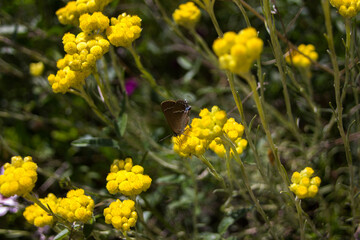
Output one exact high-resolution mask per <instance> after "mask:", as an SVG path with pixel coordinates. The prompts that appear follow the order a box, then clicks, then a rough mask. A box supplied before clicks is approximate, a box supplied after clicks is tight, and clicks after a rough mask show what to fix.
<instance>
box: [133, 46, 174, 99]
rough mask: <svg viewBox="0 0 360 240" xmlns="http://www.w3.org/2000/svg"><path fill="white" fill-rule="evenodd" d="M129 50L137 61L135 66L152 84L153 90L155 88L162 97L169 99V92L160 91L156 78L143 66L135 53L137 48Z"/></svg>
mask: <svg viewBox="0 0 360 240" xmlns="http://www.w3.org/2000/svg"><path fill="white" fill-rule="evenodd" d="M127 49H128V50H129V52H130V53H131V55H132V56H133V58H134V60H135V64H136V67H137V68H138V69H139V70H140V72H141V73H142V77H143V78H145V80H147V81H148V83H149V84H150V86H151V88H153V89H154V90H155V91H156V92H157V93H158V94H159V95H160V96H162V97H164V98H168V97H169V95H168V94H167V92H166V91H165V89H160V88H159V86H158V85H157V83H156V81H155V78H154V77H153V76H152V75H151V74H150V73H149V72H148V71H147V70H146V69H145V67H144V66H143V64H142V63H141V60H140V56H139V55H138V54H137V52H136V51H135V48H134V47H133V46H132V45H130V47H128V48H127Z"/></svg>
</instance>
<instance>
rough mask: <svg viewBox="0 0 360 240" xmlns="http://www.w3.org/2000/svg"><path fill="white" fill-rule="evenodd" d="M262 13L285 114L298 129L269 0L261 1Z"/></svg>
mask: <svg viewBox="0 0 360 240" xmlns="http://www.w3.org/2000/svg"><path fill="white" fill-rule="evenodd" d="M263 11H264V15H265V24H266V26H267V27H268V29H269V31H270V39H271V44H272V46H273V52H274V56H275V60H276V65H277V67H278V71H279V73H280V79H281V83H282V87H283V95H284V100H285V106H286V113H287V115H288V118H289V121H290V122H291V124H293V126H294V129H298V128H297V126H296V123H295V120H294V117H293V114H292V110H291V102H290V96H289V92H288V89H287V84H286V74H285V72H284V66H285V62H284V57H283V52H282V50H281V47H280V43H279V39H278V37H277V35H276V29H275V25H274V22H273V18H272V14H271V11H270V3H269V0H263ZM297 132H298V130H297ZM297 135H299V133H297ZM297 138H298V139H299V137H297Z"/></svg>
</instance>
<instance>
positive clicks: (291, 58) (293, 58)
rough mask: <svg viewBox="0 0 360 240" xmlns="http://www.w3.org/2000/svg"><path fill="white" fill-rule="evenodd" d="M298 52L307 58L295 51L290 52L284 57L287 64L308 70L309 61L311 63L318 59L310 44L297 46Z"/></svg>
mask: <svg viewBox="0 0 360 240" xmlns="http://www.w3.org/2000/svg"><path fill="white" fill-rule="evenodd" d="M298 50H299V51H300V52H301V53H303V54H304V55H305V56H307V57H305V56H304V55H302V54H301V53H299V52H298V51H296V50H294V51H290V53H289V54H288V55H287V56H286V57H285V60H286V62H287V63H289V64H292V65H293V66H295V67H298V68H308V67H310V65H311V61H310V59H311V60H313V61H316V60H317V59H318V54H317V52H316V51H315V47H314V45H312V44H308V45H305V44H301V45H299V47H298ZM309 58H310V59H309Z"/></svg>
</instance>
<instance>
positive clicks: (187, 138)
mask: <svg viewBox="0 0 360 240" xmlns="http://www.w3.org/2000/svg"><path fill="white" fill-rule="evenodd" d="M199 116H200V118H194V119H193V120H192V122H191V127H186V128H185V131H184V133H183V134H182V135H180V136H176V137H173V138H172V142H173V144H174V146H173V149H174V151H175V152H176V153H178V154H179V155H180V156H181V157H189V156H191V155H197V156H198V155H201V154H203V153H204V152H205V151H206V149H207V148H208V145H209V143H210V142H211V141H212V140H213V139H215V138H216V137H218V136H220V135H221V133H222V132H221V130H222V127H223V125H224V124H225V122H226V120H227V118H226V112H225V111H223V110H221V109H220V108H219V107H218V106H213V107H212V109H211V112H210V111H209V110H208V109H207V108H204V109H202V110H201V111H200V113H199Z"/></svg>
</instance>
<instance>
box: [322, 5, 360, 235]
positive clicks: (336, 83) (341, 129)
mask: <svg viewBox="0 0 360 240" xmlns="http://www.w3.org/2000/svg"><path fill="white" fill-rule="evenodd" d="M321 3H322V7H323V11H324V17H325V26H326V32H327V36H326V37H327V41H328V46H329V54H330V58H331V62H332V65H333V69H334V89H335V100H336V110H335V115H336V121H337V126H338V129H339V132H340V136H341V139H342V140H343V143H344V148H345V156H346V160H347V163H348V167H349V178H350V188H349V194H350V204H351V214H352V221H351V222H352V228H353V230H354V231H355V227H356V224H355V220H356V205H355V191H354V190H355V189H354V169H353V162H352V156H351V150H350V144H349V138H348V136H347V135H346V133H345V130H344V126H343V115H342V113H343V106H342V96H341V89H340V75H339V66H338V62H337V59H336V52H335V45H334V37H333V33H332V25H331V17H330V6H329V2H328V1H327V0H322V1H321ZM345 29H346V41H345V83H346V82H347V81H348V78H349V67H348V65H349V61H350V57H349V50H350V43H351V21H350V19H345ZM345 87H346V86H344V88H345ZM343 91H344V92H345V91H346V89H343ZM343 96H345V94H344V95H343Z"/></svg>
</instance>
